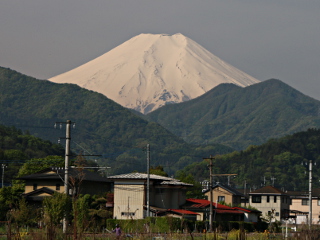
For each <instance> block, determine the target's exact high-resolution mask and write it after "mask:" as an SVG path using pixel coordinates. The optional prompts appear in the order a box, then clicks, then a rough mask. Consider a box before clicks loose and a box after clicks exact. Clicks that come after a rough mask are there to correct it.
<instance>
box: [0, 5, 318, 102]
mask: <svg viewBox="0 0 320 240" xmlns="http://www.w3.org/2000/svg"><path fill="white" fill-rule="evenodd" d="M319 13H320V1H319V0H306V1H302V0H198V1H195V0H192V1H191V0H161V1H152V0H126V1H124V0H90V1H88V0H53V1H52V0H50V1H49V0H1V3H0V66H2V67H8V68H11V69H13V70H17V71H18V72H21V73H23V74H27V75H29V76H32V77H36V78H39V79H47V78H50V77H53V76H55V75H58V74H60V73H63V72H65V71H68V70H71V69H73V68H75V67H77V66H79V65H81V64H83V63H85V62H88V61H89V60H92V59H93V58H95V57H98V56H100V55H102V54H104V53H106V52H107V51H109V50H111V49H112V48H114V47H116V46H117V45H119V44H121V43H123V42H125V41H126V40H128V39H130V38H131V37H133V36H135V35H138V34H140V33H167V34H174V33H182V34H184V35H185V36H187V37H189V38H191V39H193V40H194V41H196V42H197V43H199V44H200V45H202V46H203V47H205V48H206V49H207V50H209V51H210V52H212V53H213V54H214V55H216V56H217V57H219V58H221V59H222V60H224V61H226V62H228V63H229V64H231V65H233V66H235V67H237V68H239V69H240V70H242V71H244V72H246V73H248V74H249V75H251V76H253V77H255V78H257V79H259V80H266V79H270V78H277V79H280V80H282V81H283V82H285V83H287V84H289V85H290V86H292V87H294V88H296V89H297V90H299V91H301V92H303V93H304V94H306V95H309V96H311V97H313V98H316V99H318V100H320V61H319V58H320V14H319Z"/></svg>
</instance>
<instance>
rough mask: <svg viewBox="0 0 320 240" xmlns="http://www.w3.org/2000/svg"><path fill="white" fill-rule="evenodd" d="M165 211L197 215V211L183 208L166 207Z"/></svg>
mask: <svg viewBox="0 0 320 240" xmlns="http://www.w3.org/2000/svg"><path fill="white" fill-rule="evenodd" d="M167 211H170V212H175V213H180V214H188V215H199V213H196V212H192V211H188V210H184V209H168V210H167Z"/></svg>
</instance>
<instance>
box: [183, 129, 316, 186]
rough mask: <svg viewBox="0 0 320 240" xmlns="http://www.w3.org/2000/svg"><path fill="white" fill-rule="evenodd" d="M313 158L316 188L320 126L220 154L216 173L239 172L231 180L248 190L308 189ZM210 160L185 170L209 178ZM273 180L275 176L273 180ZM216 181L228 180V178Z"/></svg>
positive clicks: (235, 184) (216, 160) (215, 167)
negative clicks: (268, 188) (272, 187)
mask: <svg viewBox="0 0 320 240" xmlns="http://www.w3.org/2000/svg"><path fill="white" fill-rule="evenodd" d="M309 160H313V163H315V164H316V165H314V166H313V179H314V181H313V183H314V185H313V186H314V187H320V185H319V181H318V180H319V177H320V129H309V130H307V131H304V132H299V133H295V134H293V135H288V136H285V137H282V138H279V139H270V140H269V141H268V142H266V143H265V144H262V145H260V146H250V147H248V148H247V149H246V150H244V151H236V152H233V153H230V154H225V155H221V156H216V157H215V160H214V170H213V174H222V173H224V174H238V175H237V176H236V177H235V178H232V179H231V182H232V184H233V185H234V186H236V187H238V188H243V186H244V183H245V181H246V182H247V188H248V189H250V188H251V189H256V188H260V187H261V186H263V185H264V184H265V185H272V184H273V183H274V186H275V187H277V188H279V189H283V190H300V191H307V190H308V183H309V181H308V165H306V164H308V163H309ZM207 165H208V162H205V161H203V162H201V163H194V164H191V165H189V166H187V167H186V168H185V169H183V171H185V172H186V173H188V174H189V173H190V174H192V175H193V176H194V177H195V178H196V179H197V180H199V181H202V180H204V179H208V176H209V171H208V167H207ZM272 179H274V180H273V181H272ZM214 181H219V182H227V178H226V177H220V178H218V177H215V180H214Z"/></svg>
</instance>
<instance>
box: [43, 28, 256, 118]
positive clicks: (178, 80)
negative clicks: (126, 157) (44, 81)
mask: <svg viewBox="0 0 320 240" xmlns="http://www.w3.org/2000/svg"><path fill="white" fill-rule="evenodd" d="M49 80H50V81H52V82H56V83H74V84H77V85H79V86H81V87H83V88H86V89H89V90H93V91H96V92H99V93H102V94H104V95H105V96H107V97H108V98H110V99H112V100H114V101H115V102H117V103H119V104H121V105H122V106H124V107H127V108H132V109H135V110H137V111H140V112H142V113H144V114H146V113H148V112H151V111H153V110H155V109H157V108H159V107H161V106H163V105H165V104H168V103H179V102H184V101H187V100H190V99H193V98H196V97H198V96H200V95H202V94H204V93H205V92H207V91H209V90H210V89H212V88H214V87H215V86H217V85H219V84H221V83H234V84H236V85H238V86H241V87H245V86H248V85H251V84H254V83H257V82H259V81H258V80H257V79H255V78H253V77H251V76H249V75H247V74H246V73H244V72H242V71H240V70H239V69H237V68H235V67H233V66H231V65H229V64H227V63H226V62H224V61H222V60H221V59H219V58H218V57H216V56H214V55H213V54H212V53H210V52H209V51H207V50H206V49H204V48H203V47H202V46H200V45H199V44H197V43H196V42H194V41H193V40H191V39H190V38H187V37H185V36H184V35H182V34H180V33H178V34H174V35H167V34H140V35H138V36H135V37H133V38H131V39H129V40H128V41H126V42H124V43H123V44H121V45H119V46H118V47H116V48H114V49H112V50H111V51H109V52H107V53H105V54H103V55H102V56H100V57H98V58H96V59H94V60H92V61H90V62H88V63H85V64H83V65H82V66H79V67H77V68H75V69H73V70H70V71H68V72H66V73H63V74H60V75H58V76H55V77H53V78H50V79H49Z"/></svg>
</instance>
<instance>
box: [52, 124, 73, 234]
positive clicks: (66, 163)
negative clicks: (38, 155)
mask: <svg viewBox="0 0 320 240" xmlns="http://www.w3.org/2000/svg"><path fill="white" fill-rule="evenodd" d="M57 123H60V128H61V124H63V123H64V122H56V123H55V125H54V126H55V127H56V124H57ZM64 124H66V151H65V160H64V192H65V194H66V195H67V196H68V195H69V156H70V140H71V130H70V126H71V120H67V122H65V123H64ZM66 232H67V213H65V217H64V219H63V233H66Z"/></svg>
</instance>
